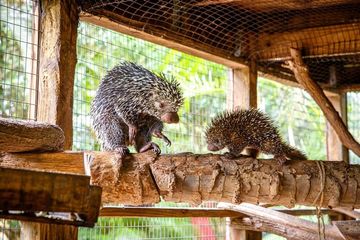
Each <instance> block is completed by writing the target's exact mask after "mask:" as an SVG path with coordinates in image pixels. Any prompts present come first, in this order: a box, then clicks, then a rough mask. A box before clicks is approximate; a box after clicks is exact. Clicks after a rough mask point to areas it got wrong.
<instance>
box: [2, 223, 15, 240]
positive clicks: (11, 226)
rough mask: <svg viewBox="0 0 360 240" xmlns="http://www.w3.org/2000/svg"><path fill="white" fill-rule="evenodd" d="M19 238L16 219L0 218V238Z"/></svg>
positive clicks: (6, 239) (9, 239) (13, 239)
mask: <svg viewBox="0 0 360 240" xmlns="http://www.w3.org/2000/svg"><path fill="white" fill-rule="evenodd" d="M18 239H20V224H19V222H18V221H13V220H6V219H0V240H18Z"/></svg>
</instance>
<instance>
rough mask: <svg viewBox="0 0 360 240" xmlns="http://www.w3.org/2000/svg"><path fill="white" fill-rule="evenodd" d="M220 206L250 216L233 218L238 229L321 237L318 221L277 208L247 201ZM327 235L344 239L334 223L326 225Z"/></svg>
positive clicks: (299, 238) (312, 239) (296, 239)
mask: <svg viewBox="0 0 360 240" xmlns="http://www.w3.org/2000/svg"><path fill="white" fill-rule="evenodd" d="M219 207H222V208H224V209H228V210H233V211H237V212H239V213H243V214H245V215H247V216H248V217H245V218H237V219H233V220H232V222H231V225H232V226H233V227H235V228H238V229H245V230H252V231H260V232H271V233H275V234H277V235H280V236H282V237H285V238H287V239H293V240H317V239H319V232H318V231H319V229H318V226H317V224H316V223H313V222H309V221H306V220H303V219H300V218H297V217H294V216H290V215H287V214H285V213H281V212H278V211H276V210H271V209H268V208H263V207H260V206H256V205H253V204H247V203H242V204H240V205H233V204H225V203H222V204H220V205H219ZM325 237H326V239H328V240H330V239H333V240H335V239H337V240H343V239H344V238H343V237H342V235H341V234H340V232H339V231H338V230H337V228H336V227H335V226H332V225H326V226H325Z"/></svg>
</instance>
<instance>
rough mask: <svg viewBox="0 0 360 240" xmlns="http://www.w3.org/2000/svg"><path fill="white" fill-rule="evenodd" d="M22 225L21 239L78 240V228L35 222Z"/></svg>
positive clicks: (24, 222)
mask: <svg viewBox="0 0 360 240" xmlns="http://www.w3.org/2000/svg"><path fill="white" fill-rule="evenodd" d="M20 224H21V234H20V239H22V240H26V239H34V240H47V239H56V240H61V239H64V240H65V239H66V240H68V239H69V240H71V239H77V236H78V228H77V227H74V226H66V225H58V224H44V223H42V224H39V223H35V222H26V221H23V222H21V223H20Z"/></svg>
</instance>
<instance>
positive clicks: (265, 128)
mask: <svg viewBox="0 0 360 240" xmlns="http://www.w3.org/2000/svg"><path fill="white" fill-rule="evenodd" d="M206 141H207V144H208V150H210V151H218V150H221V149H223V148H225V147H227V148H228V150H229V152H228V153H227V156H228V157H229V158H234V157H239V156H241V152H242V151H243V150H244V149H248V148H249V149H250V150H253V151H252V152H256V153H258V152H259V151H260V152H263V153H265V154H272V155H274V158H275V159H277V160H278V161H279V163H280V164H283V163H284V162H285V161H286V160H287V159H299V160H300V159H307V157H306V156H305V155H304V154H303V153H302V152H301V151H299V150H297V149H295V148H293V147H291V146H289V145H288V144H287V143H285V142H284V141H283V140H282V138H281V136H280V134H279V131H278V129H277V128H276V127H275V126H274V124H273V122H272V120H271V119H270V118H269V117H268V116H266V115H265V114H263V113H262V112H260V111H259V110H257V109H250V110H240V109H237V110H234V111H231V112H230V111H226V112H223V113H221V114H219V115H217V116H216V117H215V118H214V119H213V120H212V122H211V124H210V126H209V127H208V128H207V130H206ZM254 150H255V151H254ZM252 157H256V156H252Z"/></svg>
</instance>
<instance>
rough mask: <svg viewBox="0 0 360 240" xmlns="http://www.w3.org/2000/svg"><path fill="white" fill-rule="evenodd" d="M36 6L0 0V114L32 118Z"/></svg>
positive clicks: (28, 1)
mask: <svg viewBox="0 0 360 240" xmlns="http://www.w3.org/2000/svg"><path fill="white" fill-rule="evenodd" d="M38 20H39V8H38V2H37V1H34V0H23V1H4V0H1V1H0V36H1V40H0V43H1V45H0V101H1V104H0V116H2V117H12V118H22V119H34V120H35V119H36V97H37V90H36V85H37V76H38V74H37V73H38V70H37V69H38V48H39V45H38V33H39V26H38V22H39V21H38Z"/></svg>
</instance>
